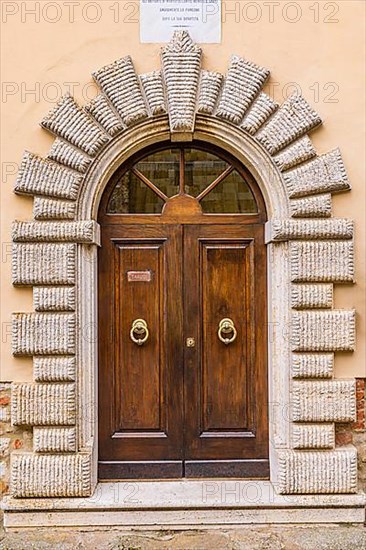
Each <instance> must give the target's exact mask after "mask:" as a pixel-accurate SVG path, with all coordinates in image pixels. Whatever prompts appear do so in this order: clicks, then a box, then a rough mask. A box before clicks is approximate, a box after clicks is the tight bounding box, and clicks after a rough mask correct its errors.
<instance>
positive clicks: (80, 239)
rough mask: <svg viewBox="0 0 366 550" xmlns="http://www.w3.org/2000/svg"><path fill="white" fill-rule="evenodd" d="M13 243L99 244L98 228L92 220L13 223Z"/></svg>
mask: <svg viewBox="0 0 366 550" xmlns="http://www.w3.org/2000/svg"><path fill="white" fill-rule="evenodd" d="M12 237H13V241H14V242H42V241H50V242H56V241H66V242H67V241H68V242H76V243H89V244H99V241H100V228H99V224H97V222H95V221H94V220H90V221H85V222H84V221H80V222H18V221H16V222H13V227H12Z"/></svg>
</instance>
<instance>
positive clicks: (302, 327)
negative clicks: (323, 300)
mask: <svg viewBox="0 0 366 550" xmlns="http://www.w3.org/2000/svg"><path fill="white" fill-rule="evenodd" d="M355 339H356V314H355V311H354V310H351V311H346V310H341V309H339V310H331V311H297V312H294V313H293V315H292V337H291V341H292V349H293V351H353V350H354V347H355Z"/></svg>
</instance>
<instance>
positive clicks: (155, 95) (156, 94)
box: [140, 71, 167, 116]
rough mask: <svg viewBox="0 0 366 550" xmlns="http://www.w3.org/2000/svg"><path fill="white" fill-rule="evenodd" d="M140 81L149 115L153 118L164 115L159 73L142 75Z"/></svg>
mask: <svg viewBox="0 0 366 550" xmlns="http://www.w3.org/2000/svg"><path fill="white" fill-rule="evenodd" d="M140 80H141V83H142V87H143V89H144V92H145V97H146V100H147V103H148V105H149V109H150V112H151V114H152V115H153V116H154V115H163V114H165V113H166V112H167V109H166V105H165V95H164V86H163V79H162V76H161V71H153V72H152V73H147V74H142V75H141V76H140Z"/></svg>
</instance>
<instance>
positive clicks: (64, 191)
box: [14, 151, 83, 200]
mask: <svg viewBox="0 0 366 550" xmlns="http://www.w3.org/2000/svg"><path fill="white" fill-rule="evenodd" d="M82 178H83V176H81V175H80V174H76V173H75V172H73V171H72V170H69V169H68V168H65V167H64V166H60V165H59V164H57V163H56V162H53V161H50V160H47V159H43V158H41V157H39V156H37V155H34V154H33V153H30V152H29V151H25V153H24V155H23V158H22V162H21V164H20V168H19V172H18V175H17V179H16V182H15V187H14V191H15V193H19V194H26V195H49V196H53V197H60V198H64V199H72V200H75V199H76V198H77V196H78V191H79V187H80V184H81V181H82Z"/></svg>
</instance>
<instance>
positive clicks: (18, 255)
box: [12, 243, 76, 285]
mask: <svg viewBox="0 0 366 550" xmlns="http://www.w3.org/2000/svg"><path fill="white" fill-rule="evenodd" d="M75 261H76V245H74V244H43V243H42V244H41V243H39V244H38V243H37V244H14V245H13V256H12V276H13V284H15V285H47V284H50V285H52V284H55V285H62V284H65V285H71V284H74V282H75Z"/></svg>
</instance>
